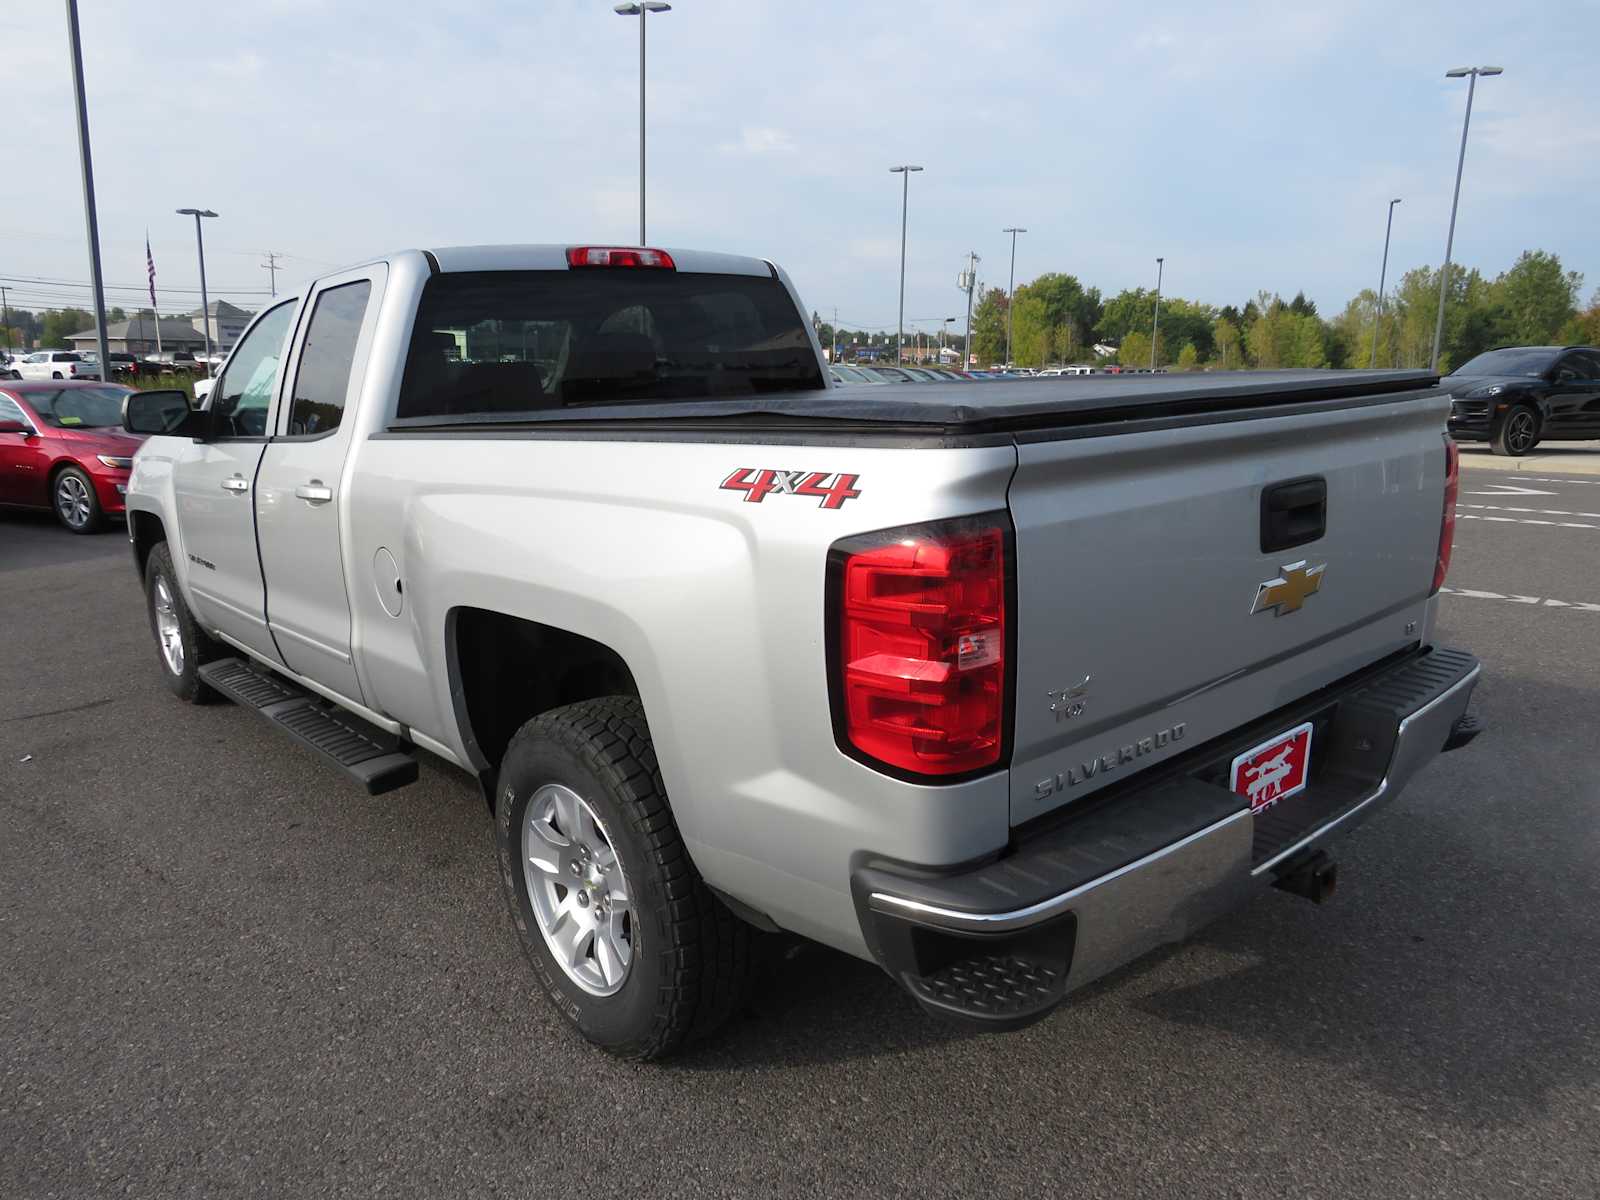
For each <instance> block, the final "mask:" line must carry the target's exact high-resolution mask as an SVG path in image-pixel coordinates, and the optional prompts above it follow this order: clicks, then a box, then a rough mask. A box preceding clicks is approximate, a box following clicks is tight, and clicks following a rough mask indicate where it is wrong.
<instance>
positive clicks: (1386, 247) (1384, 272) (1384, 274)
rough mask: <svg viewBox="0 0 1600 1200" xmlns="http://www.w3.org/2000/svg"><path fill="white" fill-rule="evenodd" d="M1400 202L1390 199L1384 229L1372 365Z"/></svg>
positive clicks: (1375, 351)
mask: <svg viewBox="0 0 1600 1200" xmlns="http://www.w3.org/2000/svg"><path fill="white" fill-rule="evenodd" d="M1399 203H1400V197H1399V196H1396V197H1395V198H1394V199H1393V200H1391V201H1389V223H1388V224H1387V225H1385V226H1384V229H1383V267H1382V269H1380V270H1379V272H1378V313H1377V315H1376V316H1375V317H1373V318H1372V365H1373V366H1374V367H1376V366H1377V365H1378V330H1379V329H1381V328H1382V327H1383V288H1384V284H1385V283H1387V282H1388V279H1389V234H1390V233H1392V232H1393V231H1394V206H1395V205H1396V204H1399Z"/></svg>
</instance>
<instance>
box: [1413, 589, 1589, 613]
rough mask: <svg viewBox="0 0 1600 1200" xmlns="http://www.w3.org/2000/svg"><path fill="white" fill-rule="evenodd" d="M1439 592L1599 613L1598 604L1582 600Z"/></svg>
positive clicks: (1467, 597) (1461, 591)
mask: <svg viewBox="0 0 1600 1200" xmlns="http://www.w3.org/2000/svg"><path fill="white" fill-rule="evenodd" d="M1439 591H1441V592H1442V593H1444V594H1445V595H1447V596H1461V597H1464V598H1465V599H1468V600H1504V601H1505V602H1506V603H1507V604H1526V605H1529V606H1531V607H1537V608H1571V609H1576V610H1577V611H1578V612H1600V604H1589V603H1587V602H1586V601H1582V600H1550V599H1547V598H1545V597H1543V596H1516V595H1511V596H1508V595H1505V594H1504V593H1503V592H1483V591H1479V590H1478V589H1476V588H1453V587H1442V588H1440V589H1439Z"/></svg>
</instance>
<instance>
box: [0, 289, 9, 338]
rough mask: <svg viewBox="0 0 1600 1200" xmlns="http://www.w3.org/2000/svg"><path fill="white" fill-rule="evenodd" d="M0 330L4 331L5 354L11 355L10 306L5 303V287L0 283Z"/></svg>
mask: <svg viewBox="0 0 1600 1200" xmlns="http://www.w3.org/2000/svg"><path fill="white" fill-rule="evenodd" d="M0 329H4V330H5V331H6V353H7V354H10V353H11V306H10V305H8V304H7V303H6V285H5V284H3V283H0Z"/></svg>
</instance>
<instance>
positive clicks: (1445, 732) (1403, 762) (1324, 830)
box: [1251, 666, 1483, 875]
mask: <svg viewBox="0 0 1600 1200" xmlns="http://www.w3.org/2000/svg"><path fill="white" fill-rule="evenodd" d="M1482 671H1483V668H1482V667H1481V666H1477V667H1473V668H1472V670H1471V671H1469V672H1468V673H1467V674H1466V675H1463V676H1462V677H1461V678H1460V679H1459V680H1457V681H1456V682H1455V683H1454V684H1452V685H1451V686H1450V687H1448V688H1446V689H1445V690H1444V691H1442V692H1440V693H1439V694H1438V695H1437V696H1435V697H1434V698H1433V699H1432V700H1430V701H1428V702H1427V703H1426V704H1424V705H1423V706H1422V707H1421V708H1419V709H1417V711H1416V712H1414V713H1411V714H1410V715H1409V716H1407V717H1405V718H1403V719H1402V720H1401V722H1400V732H1399V734H1398V735H1397V736H1396V738H1395V743H1394V757H1393V758H1391V759H1390V760H1389V769H1388V770H1387V771H1385V772H1384V775H1383V778H1382V779H1380V780H1379V781H1378V786H1377V787H1376V788H1374V789H1373V790H1372V794H1371V795H1370V796H1367V797H1366V798H1365V799H1362V800H1360V801H1358V802H1357V803H1356V804H1355V805H1353V806H1352V807H1350V808H1347V809H1345V810H1344V812H1342V813H1340V814H1339V815H1338V816H1337V817H1335V818H1334V819H1333V820H1331V821H1329V822H1328V823H1327V824H1326V825H1323V826H1320V827H1319V828H1317V829H1314V830H1312V831H1311V832H1310V833H1308V834H1306V836H1305V837H1303V838H1301V839H1300V840H1299V841H1298V842H1295V843H1294V845H1292V846H1289V847H1288V848H1287V849H1284V850H1281V851H1279V852H1278V853H1277V854H1275V855H1273V856H1272V857H1271V858H1269V859H1267V861H1266V862H1264V863H1262V864H1261V865H1260V866H1258V867H1256V868H1255V870H1253V871H1252V872H1251V874H1252V875H1261V874H1263V873H1264V872H1267V871H1270V870H1272V868H1273V867H1275V866H1277V865H1278V864H1279V863H1281V862H1282V861H1283V860H1284V859H1286V858H1289V857H1290V856H1292V855H1295V854H1298V853H1300V851H1302V850H1304V849H1305V848H1306V847H1307V846H1309V845H1310V844H1311V843H1312V842H1314V841H1316V840H1317V839H1318V838H1321V837H1326V836H1327V835H1328V834H1329V833H1332V832H1333V831H1334V830H1335V829H1337V828H1339V826H1341V825H1343V824H1344V823H1345V822H1346V821H1349V820H1351V819H1352V818H1353V817H1355V816H1356V814H1358V813H1360V812H1361V811H1362V810H1363V809H1366V808H1370V807H1371V806H1372V805H1374V804H1376V803H1377V802H1378V801H1379V800H1382V799H1383V798H1384V796H1386V795H1387V794H1388V793H1389V791H1390V790H1391V789H1394V788H1399V787H1401V786H1402V785H1404V784H1405V782H1406V780H1408V779H1410V778H1411V776H1413V775H1415V774H1416V773H1417V771H1418V770H1420V769H1421V768H1422V766H1423V765H1424V764H1425V763H1426V762H1427V761H1428V759H1430V758H1432V757H1433V756H1434V755H1435V754H1437V753H1438V752H1439V751H1440V749H1442V748H1443V746H1444V739H1445V738H1446V737H1448V736H1449V734H1450V726H1451V725H1452V724H1454V723H1455V719H1456V718H1457V717H1459V716H1460V715H1461V713H1460V712H1459V711H1454V710H1452V709H1448V708H1445V709H1441V705H1444V704H1445V703H1446V702H1447V701H1449V700H1450V699H1451V698H1452V697H1454V696H1456V695H1457V694H1459V693H1460V692H1461V690H1462V689H1463V688H1465V689H1466V690H1467V692H1468V693H1470V692H1471V691H1472V687H1473V685H1474V684H1475V683H1477V682H1478V676H1479V674H1480V673H1482ZM1465 707H1466V701H1465V700H1463V701H1462V704H1461V708H1462V709H1465ZM1434 726H1439V730H1438V733H1439V738H1438V741H1437V743H1435V744H1434V745H1433V746H1432V748H1431V749H1429V750H1426V751H1422V752H1421V753H1420V755H1419V751H1418V746H1419V744H1420V743H1419V742H1418V740H1417V739H1418V738H1419V737H1420V736H1421V731H1423V730H1427V729H1432V728H1433V727H1434ZM1408 735H1410V743H1409V745H1408V743H1407V736H1408ZM1427 740H1428V741H1430V742H1432V741H1433V739H1432V738H1429V739H1427ZM1408 750H1409V751H1410V754H1409V756H1408V755H1407V751H1408Z"/></svg>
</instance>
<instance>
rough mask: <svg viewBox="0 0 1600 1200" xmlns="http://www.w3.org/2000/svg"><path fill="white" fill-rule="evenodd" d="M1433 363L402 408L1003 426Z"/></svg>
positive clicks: (1402, 383) (1249, 403)
mask: <svg viewBox="0 0 1600 1200" xmlns="http://www.w3.org/2000/svg"><path fill="white" fill-rule="evenodd" d="M1438 382H1439V378H1438V376H1437V375H1435V374H1433V373H1432V372H1429V371H1327V370H1294V371H1217V372H1209V373H1204V374H1199V373H1185V374H1181V375H1076V376H1074V375H1067V376H1054V377H1051V378H1048V379H1015V380H1002V381H999V382H983V383H979V382H970V383H969V382H965V381H963V382H959V383H927V384H921V383H901V384H886V385H882V386H872V385H856V386H845V387H833V388H828V389H825V390H819V391H797V392H776V393H773V394H770V395H754V396H729V397H725V398H721V399H717V398H707V399H704V400H674V401H671V402H665V403H652V402H649V401H643V402H630V403H611V404H592V405H583V406H570V407H564V408H546V409H539V410H536V411H529V412H522V413H513V412H501V413H489V414H482V415H476V414H474V415H460V416H445V417H415V418H406V419H399V420H396V421H394V422H392V423H391V424H390V429H391V430H394V431H396V432H399V431H402V430H432V429H441V428H450V429H462V428H468V427H474V426H486V425H487V426H500V427H503V426H508V425H520V426H528V425H541V426H542V425H546V424H563V425H573V424H588V423H590V422H627V423H629V424H632V423H634V422H651V421H657V422H668V423H672V424H678V423H686V422H687V423H693V424H696V425H705V424H708V423H714V424H721V423H724V422H730V423H735V422H736V423H740V424H743V423H747V422H750V423H759V424H768V423H771V424H784V425H787V424H791V423H792V424H794V425H797V426H798V425H804V424H807V423H810V422H818V421H820V422H827V423H830V424H832V423H850V424H857V423H859V425H860V426H862V427H863V428H871V427H878V428H885V427H889V428H908V427H909V428H931V429H939V430H942V431H945V432H952V433H953V432H961V433H968V434H971V433H998V432H1024V431H1027V430H1030V429H1060V428H1063V427H1071V426H1086V425H1099V424H1120V423H1122V422H1127V421H1136V420H1152V419H1161V418H1179V417H1185V416H1198V415H1203V414H1207V413H1223V412H1229V411H1238V410H1250V409H1259V408H1263V407H1271V406H1277V405H1295V404H1307V403H1318V402H1327V401H1360V400H1368V399H1370V400H1374V401H1380V402H1381V401H1383V400H1389V401H1398V400H1405V399H1411V398H1416V397H1420V396H1423V395H1428V394H1431V393H1432V392H1434V391H1435V390H1436V389H1437V386H1438Z"/></svg>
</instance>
